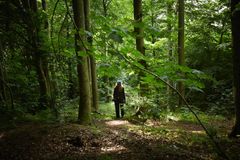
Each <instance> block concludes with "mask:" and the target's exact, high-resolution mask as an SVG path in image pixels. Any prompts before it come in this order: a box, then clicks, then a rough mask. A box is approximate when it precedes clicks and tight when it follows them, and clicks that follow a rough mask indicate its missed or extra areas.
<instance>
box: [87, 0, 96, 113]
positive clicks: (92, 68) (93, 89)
mask: <svg viewBox="0 0 240 160" xmlns="http://www.w3.org/2000/svg"><path fill="white" fill-rule="evenodd" d="M84 11H85V25H86V30H87V31H89V32H91V25H90V15H89V14H90V4H89V0H84ZM87 39H88V43H89V50H88V51H90V52H91V51H92V42H93V39H92V36H88V37H87ZM88 55H89V58H90V59H89V62H90V66H89V67H90V73H89V74H90V80H91V93H92V108H93V110H94V111H97V110H98V86H97V74H96V62H95V57H94V53H92V52H91V53H89V54H88Z"/></svg>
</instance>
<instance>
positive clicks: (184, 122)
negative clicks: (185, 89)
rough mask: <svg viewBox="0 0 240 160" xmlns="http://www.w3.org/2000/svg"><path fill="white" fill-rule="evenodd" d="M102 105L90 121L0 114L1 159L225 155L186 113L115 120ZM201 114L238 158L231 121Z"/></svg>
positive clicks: (198, 159) (202, 158) (159, 159)
mask: <svg viewBox="0 0 240 160" xmlns="http://www.w3.org/2000/svg"><path fill="white" fill-rule="evenodd" d="M100 109H101V108H100ZM102 109H103V110H100V111H101V113H104V115H98V114H96V115H93V123H92V125H89V126H83V125H79V124H77V123H75V122H74V121H69V120H65V121H64V122H60V121H58V122H50V121H43V120H44V119H47V118H46V117H44V118H43V117H42V118H41V119H40V120H37V121H36V120H33V118H34V117H31V118H30V119H31V120H30V121H19V120H16V119H15V122H14V123H13V122H12V121H9V123H8V122H7V121H5V122H4V121H3V120H2V119H1V118H2V117H0V160H75V159H76V160H185V159H186V160H221V159H223V158H221V156H218V154H217V153H218V151H217V149H216V147H215V145H214V144H213V143H212V141H211V140H210V139H209V137H208V136H207V135H206V133H205V132H204V130H203V128H202V127H201V126H200V125H199V124H198V123H197V122H196V121H194V120H191V118H189V117H190V116H191V114H189V113H186V112H184V116H183V118H176V117H177V116H176V115H173V114H172V115H171V116H168V115H165V117H167V118H165V119H161V120H147V121H141V119H133V118H124V119H114V110H113V107H112V105H111V104H110V105H109V106H106V105H105V106H103V107H102ZM73 110H74V112H72V111H73ZM70 112H72V113H74V114H75V115H74V116H72V117H74V119H75V118H76V115H77V113H75V112H76V110H75V109H71V110H70V111H69V110H65V111H64V114H65V117H64V118H67V116H66V115H72V114H71V113H70ZM127 113H129V112H127ZM107 114H110V116H106V115H107ZM42 115H44V116H46V113H43V114H42ZM199 116H200V117H201V118H202V120H203V123H204V124H205V126H206V127H207V128H208V131H209V133H210V134H211V135H212V136H213V137H215V140H216V141H217V143H218V144H219V145H220V147H221V149H222V151H223V152H225V154H227V156H228V157H229V159H231V160H240V153H239V148H240V139H238V138H235V139H228V138H227V134H228V133H229V132H230V130H231V127H232V126H233V120H230V119H226V118H224V117H222V118H219V117H218V116H207V115H206V114H205V113H203V116H201V115H199ZM70 117H71V116H70ZM35 118H36V116H35ZM12 124H14V125H12Z"/></svg>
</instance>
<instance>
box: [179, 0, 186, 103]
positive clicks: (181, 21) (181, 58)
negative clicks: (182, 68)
mask: <svg viewBox="0 0 240 160" xmlns="http://www.w3.org/2000/svg"><path fill="white" fill-rule="evenodd" d="M184 59H185V58H184V0H178V64H179V65H184V64H185V60H184ZM180 74H182V73H180ZM178 90H179V92H180V93H181V95H183V96H184V84H183V82H178ZM183 103H184V102H183V100H182V99H181V97H179V106H182V105H183Z"/></svg>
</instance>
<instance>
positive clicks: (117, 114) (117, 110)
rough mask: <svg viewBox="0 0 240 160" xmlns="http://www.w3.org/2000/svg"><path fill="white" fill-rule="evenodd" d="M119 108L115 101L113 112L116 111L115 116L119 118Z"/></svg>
mask: <svg viewBox="0 0 240 160" xmlns="http://www.w3.org/2000/svg"><path fill="white" fill-rule="evenodd" d="M119 110H120V106H119V103H118V102H115V112H116V117H117V118H120V113H119Z"/></svg>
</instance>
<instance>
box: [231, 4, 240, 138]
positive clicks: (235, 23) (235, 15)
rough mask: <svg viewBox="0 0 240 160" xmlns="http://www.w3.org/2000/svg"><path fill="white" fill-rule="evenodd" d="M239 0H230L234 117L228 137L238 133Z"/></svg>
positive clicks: (239, 75)
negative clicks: (233, 123)
mask: <svg viewBox="0 0 240 160" xmlns="http://www.w3.org/2000/svg"><path fill="white" fill-rule="evenodd" d="M239 4H240V0H231V12H232V14H231V16H232V17H231V20H232V21H231V22H232V45H233V46H232V51H233V77H234V82H233V83H234V84H233V85H234V86H233V87H234V102H235V110H236V111H235V112H236V119H235V125H234V126H233V128H232V132H231V133H230V135H229V136H230V137H235V136H237V135H239V134H240V45H239V42H240V10H239V8H236V7H237V6H239Z"/></svg>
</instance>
